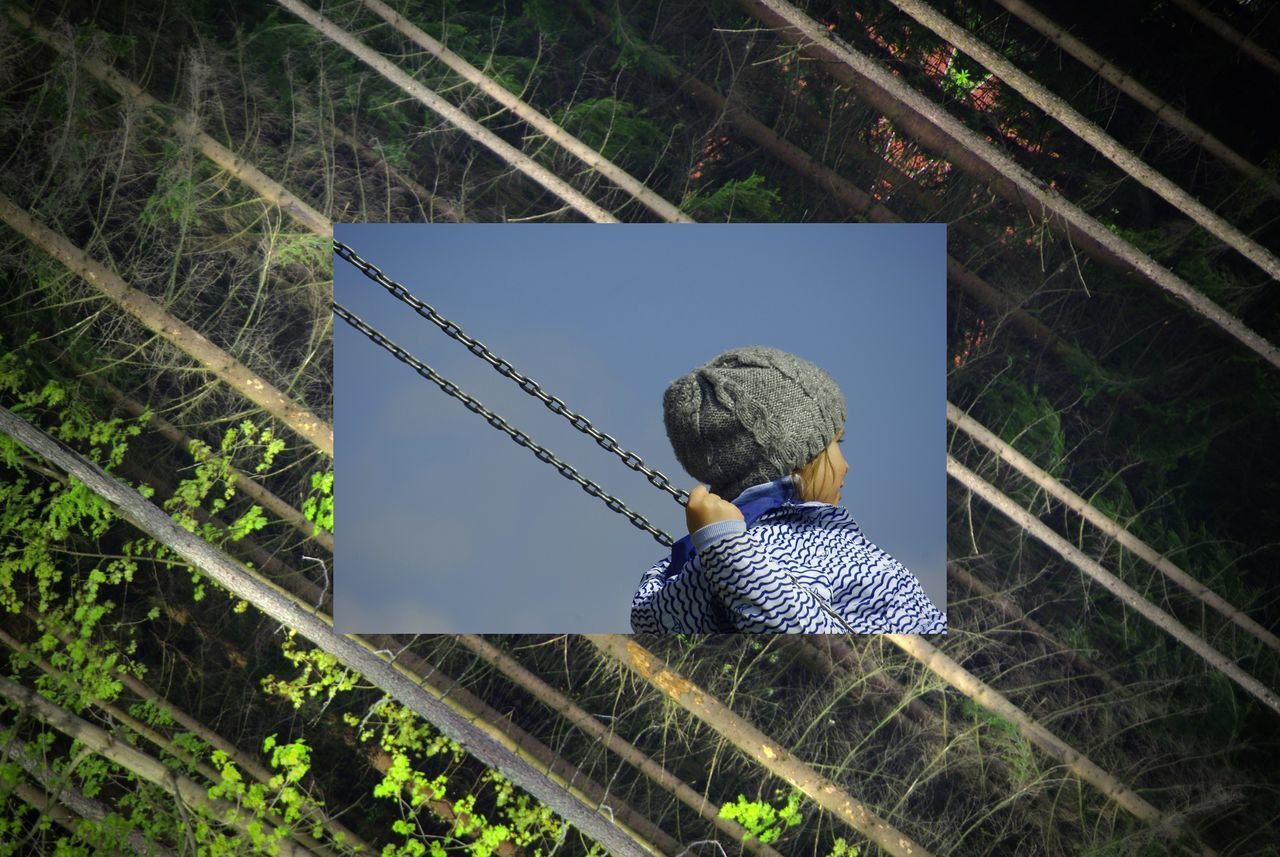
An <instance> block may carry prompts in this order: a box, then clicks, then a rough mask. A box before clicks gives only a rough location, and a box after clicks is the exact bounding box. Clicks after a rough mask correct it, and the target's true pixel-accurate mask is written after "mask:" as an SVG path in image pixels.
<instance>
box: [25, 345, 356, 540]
mask: <svg viewBox="0 0 1280 857" xmlns="http://www.w3.org/2000/svg"><path fill="white" fill-rule="evenodd" d="M47 351H48V353H51V354H54V358H53V359H55V360H57V361H58V362H59V363H61V364H62V365H63V366H64V368H66V370H67V371H68V372H70V373H71V375H72V377H74V378H76V379H80V380H83V381H85V382H86V383H87V384H89V385H90V386H92V387H94V388H96V389H98V390H99V391H100V392H102V393H103V395H105V396H106V397H107V398H108V399H110V400H111V401H112V402H114V403H115V404H116V406H118V407H119V408H121V409H122V410H124V411H126V412H127V413H130V414H133V415H134V416H135V417H139V416H142V414H144V413H145V412H146V409H147V406H146V405H144V404H142V403H141V402H139V401H137V400H136V399H133V398H131V397H130V396H128V395H127V394H126V393H125V392H124V391H123V390H121V389H120V388H119V387H117V386H115V385H114V384H112V383H111V382H110V381H108V380H106V379H105V378H103V377H101V376H100V375H98V374H97V373H96V372H90V371H88V370H86V369H84V368H83V367H82V366H79V365H77V364H76V363H75V361H74V360H72V359H71V357H70V356H69V355H67V354H62V353H55V350H54V349H53V348H52V347H50V348H48V349H47ZM148 425H150V426H151V428H152V429H153V430H155V432H156V433H157V434H159V435H160V436H161V437H163V438H164V439H165V440H167V441H169V442H170V443H172V444H173V445H174V446H176V447H178V448H179V449H188V448H189V447H190V446H191V438H189V437H188V436H187V435H186V434H184V433H183V431H182V430H181V429H179V428H178V427H177V426H175V425H174V424H173V423H171V422H169V421H168V420H166V419H165V418H164V417H161V416H159V415H157V414H155V413H154V412H153V413H152V414H151V417H150V419H149V420H148ZM231 476H232V478H233V479H234V480H235V486H236V488H238V489H239V490H241V491H243V492H244V493H245V495H246V496H247V497H249V499H251V500H253V501H254V502H255V503H257V504H259V505H260V506H262V508H264V509H266V510H267V511H268V512H271V513H272V514H273V515H275V516H276V517H277V518H279V519H280V520H282V521H284V522H286V523H287V524H289V525H290V526H291V527H293V528H294V529H295V530H297V531H298V532H300V533H302V534H303V535H304V536H306V537H307V538H309V539H312V540H314V541H315V542H316V544H318V545H320V546H321V547H323V548H324V549H325V550H327V551H328V552H329V553H333V535H332V534H331V533H326V532H325V531H324V530H321V529H318V528H317V527H316V525H315V524H313V523H312V522H311V521H309V520H307V517H306V516H305V515H303V514H302V513H301V512H299V511H298V510H297V509H295V508H294V507H293V506H291V505H289V504H288V503H286V502H285V501H284V500H283V499H281V498H280V497H278V496H277V495H276V494H274V493H272V492H271V491H270V490H268V489H267V488H266V487H265V486H263V485H262V484H261V483H259V482H258V481H257V480H255V479H254V478H253V477H252V476H250V475H249V474H247V473H245V472H244V471H242V470H239V469H237V468H235V467H232V468H231Z"/></svg>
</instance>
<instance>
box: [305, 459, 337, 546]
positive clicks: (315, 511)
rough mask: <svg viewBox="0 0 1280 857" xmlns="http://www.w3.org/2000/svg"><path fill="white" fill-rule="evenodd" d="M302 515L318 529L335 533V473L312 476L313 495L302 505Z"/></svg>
mask: <svg viewBox="0 0 1280 857" xmlns="http://www.w3.org/2000/svg"><path fill="white" fill-rule="evenodd" d="M302 514H303V515H304V516H305V517H306V519H307V520H308V521H310V522H311V523H313V524H315V525H316V529H319V530H323V531H324V532H326V533H332V532H333V471H332V470H330V471H328V472H326V473H312V474H311V493H310V495H308V496H307V499H306V500H305V501H304V502H303V504H302Z"/></svg>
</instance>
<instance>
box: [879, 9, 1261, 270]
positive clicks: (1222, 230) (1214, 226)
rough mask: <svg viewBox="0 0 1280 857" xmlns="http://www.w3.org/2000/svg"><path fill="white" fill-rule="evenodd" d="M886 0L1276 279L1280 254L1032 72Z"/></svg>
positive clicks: (923, 12)
mask: <svg viewBox="0 0 1280 857" xmlns="http://www.w3.org/2000/svg"><path fill="white" fill-rule="evenodd" d="M889 2H891V3H893V5H895V6H897V7H898V8H899V9H901V10H902V11H903V12H906V13H907V14H908V15H910V16H911V17H912V18H914V19H915V20H917V21H919V22H920V23H921V24H923V25H924V26H926V27H928V28H929V29H930V30H932V31H933V32H934V33H935V34H937V35H938V36H939V37H940V38H943V39H945V40H947V41H948V42H950V43H951V44H952V45H954V46H956V47H957V48H959V49H960V50H962V51H964V52H965V53H966V54H968V55H969V56H971V57H973V58H974V59H976V60H977V61H978V62H980V63H981V64H982V65H983V66H985V67H986V68H987V69H988V70H989V71H991V72H993V73H994V74H995V75H996V76H997V77H998V78H1000V80H1002V81H1004V82H1005V83H1007V84H1008V85H1009V86H1010V87H1012V88H1013V89H1015V90H1017V91H1018V92H1019V93H1020V94H1021V95H1022V97H1023V98H1025V99H1027V101H1029V102H1031V103H1032V104H1034V105H1036V106H1037V107H1039V108H1040V109H1041V110H1043V111H1044V112H1045V113H1046V114H1047V115H1049V116H1051V117H1052V118H1053V119H1055V120H1056V121H1058V122H1059V123H1061V124H1062V125H1063V126H1064V127H1066V128H1067V129H1069V130H1070V131H1071V132H1072V133H1074V134H1075V135H1076V136H1077V137H1079V138H1080V139H1081V140H1084V141H1085V142H1086V143H1088V144H1089V145H1090V146H1093V148H1094V149H1095V150H1096V151H1098V152H1099V153H1101V154H1102V155H1103V156H1105V157H1106V158H1107V159H1108V160H1110V161H1111V162H1112V163H1113V164H1115V165H1116V166H1118V167H1119V168H1120V169H1122V170H1124V171H1125V172H1126V173H1128V174H1129V175H1130V176H1131V177H1132V178H1133V179H1134V180H1135V181H1137V182H1139V183H1140V184H1142V185H1143V186H1144V187H1146V188H1148V189H1150V190H1151V191H1154V192H1155V193H1156V194H1158V195H1159V196H1160V197H1161V199H1163V200H1165V201H1166V202H1168V203H1169V204H1170V205H1172V206H1173V207H1174V208H1176V209H1178V210H1179V211H1181V212H1182V213H1183V214H1185V215H1186V216H1187V217H1190V218H1191V219H1192V220H1194V221H1195V222H1196V223H1198V224H1200V225H1201V226H1202V227H1203V228H1204V229H1206V230H1207V231H1208V232H1210V233H1212V234H1213V235H1214V237H1216V238H1217V239H1218V240H1219V241H1221V242H1223V243H1224V244H1226V245H1227V246H1228V247H1230V248H1231V249H1233V250H1235V251H1236V252H1237V253H1239V254H1240V255H1242V256H1244V257H1245V258H1247V259H1248V260H1249V261H1251V262H1253V263H1254V264H1255V265H1257V266H1258V267H1259V268H1261V269H1262V270H1264V271H1266V272H1267V275H1268V276H1270V277H1271V279H1273V280H1277V281H1280V259H1278V258H1276V256H1275V254H1273V253H1272V252H1271V251H1269V250H1267V249H1266V248H1264V247H1263V246H1262V245H1260V244H1259V243H1258V242H1256V241H1254V240H1253V239H1252V238H1250V237H1249V236H1247V235H1245V234H1244V233H1243V232H1241V231H1240V230H1239V229H1237V228H1235V227H1234V226H1232V225H1231V224H1230V223H1228V222H1227V221H1226V220H1225V219H1224V218H1222V217H1219V216H1218V215H1217V214H1215V213H1214V212H1212V211H1210V210H1209V209H1208V207H1206V206H1205V205H1203V204H1201V202H1200V201H1199V200H1197V199H1195V198H1194V197H1193V196H1191V194H1189V193H1187V192H1186V191H1184V190H1183V189H1182V188H1180V187H1178V186H1177V185H1176V184H1174V183H1173V182H1172V181H1170V180H1169V179H1167V178H1165V177H1164V176H1163V175H1162V174H1161V173H1159V172H1157V171H1156V170H1155V169H1153V168H1152V167H1151V166H1150V165H1149V164H1147V162H1146V161H1144V160H1142V158H1140V157H1138V156H1137V155H1135V154H1134V153H1133V152H1131V151H1129V150H1128V149H1127V148H1125V147H1124V146H1122V145H1120V143H1119V142H1118V141H1117V140H1116V139H1115V138H1113V137H1112V136H1111V135H1110V134H1108V133H1107V132H1105V131H1103V130H1102V129H1101V128H1099V127H1098V126H1097V125H1095V124H1093V123H1092V122H1090V121H1089V120H1088V119H1086V118H1085V117H1084V116H1082V115H1081V114H1080V113H1079V112H1078V111H1077V110H1076V109H1075V108H1074V107H1072V106H1071V105H1070V104H1068V103H1067V102H1066V101H1065V100H1064V99H1062V98H1059V97H1058V96H1057V95H1054V94H1053V93H1052V92H1050V91H1049V89H1048V88H1047V87H1045V86H1042V85H1040V84H1039V83H1038V82H1037V81H1036V80H1035V79H1034V78H1032V77H1031V75H1029V74H1026V73H1025V72H1023V71H1022V70H1020V69H1019V68H1018V67H1017V66H1015V65H1014V64H1013V63H1011V62H1009V61H1008V60H1006V59H1005V58H1004V57H1003V56H1001V55H1000V54H999V53H997V52H996V51H994V50H992V49H991V48H989V47H988V46H987V45H986V43H985V42H983V41H982V40H981V39H979V38H977V37H976V36H974V35H973V34H972V33H970V32H969V31H968V30H966V29H964V28H963V27H958V26H956V25H955V24H953V23H952V22H951V21H950V20H948V19H947V18H946V17H945V16H944V15H941V14H939V13H938V12H936V11H934V10H933V9H931V8H930V7H929V6H928V5H926V4H925V3H923V2H921V0H889Z"/></svg>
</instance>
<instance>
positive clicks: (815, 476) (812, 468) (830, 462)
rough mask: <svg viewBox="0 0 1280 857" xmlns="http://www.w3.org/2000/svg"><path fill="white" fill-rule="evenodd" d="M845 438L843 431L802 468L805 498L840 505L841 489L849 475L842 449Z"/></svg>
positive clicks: (847, 464)
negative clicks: (841, 445)
mask: <svg viewBox="0 0 1280 857" xmlns="http://www.w3.org/2000/svg"><path fill="white" fill-rule="evenodd" d="M843 439H844V432H843V431H842V432H840V434H838V435H836V439H835V440H833V441H831V443H830V444H829V445H828V446H827V448H826V449H824V450H823V451H822V452H821V454H819V455H818V457H817V458H815V459H814V460H813V461H811V462H809V464H808V465H807V466H805V467H804V468H802V470H801V479H802V484H803V485H804V486H805V490H804V494H805V498H804V499H806V500H818V501H819V502H822V503H830V504H831V505H832V506H836V505H839V503H840V489H841V488H842V487H843V486H844V479H845V477H846V476H848V475H849V463H848V462H847V461H845V460H844V453H842V452H841V451H840V443H841V442H842V440H843Z"/></svg>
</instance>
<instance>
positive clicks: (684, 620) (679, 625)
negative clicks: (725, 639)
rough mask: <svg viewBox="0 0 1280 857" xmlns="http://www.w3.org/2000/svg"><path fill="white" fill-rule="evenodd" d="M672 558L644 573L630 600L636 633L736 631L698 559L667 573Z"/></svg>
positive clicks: (633, 628) (632, 626)
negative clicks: (729, 623)
mask: <svg viewBox="0 0 1280 857" xmlns="http://www.w3.org/2000/svg"><path fill="white" fill-rule="evenodd" d="M669 564H670V558H664V559H663V560H661V561H660V562H658V563H657V564H656V565H655V566H654V567H653V568H651V569H649V570H648V571H647V572H645V575H644V577H643V578H642V579H641V581H640V588H639V589H638V590H637V591H636V594H635V597H634V598H632V599H631V630H632V631H634V632H635V633H637V634H698V633H708V634H709V633H716V632H724V631H729V630H733V629H732V627H729V626H727V625H726V623H725V621H724V620H723V618H722V617H723V613H724V611H723V609H722V608H720V607H719V606H718V605H717V604H716V603H715V594H714V593H713V592H712V591H711V589H710V587H708V586H707V582H706V580H705V578H704V577H703V576H702V575H701V574H700V573H699V572H698V569H697V561H696V560H694V561H693V562H686V563H685V567H684V568H683V569H678V570H676V571H674V572H671V573H668V568H667V566H668V565H669Z"/></svg>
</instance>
